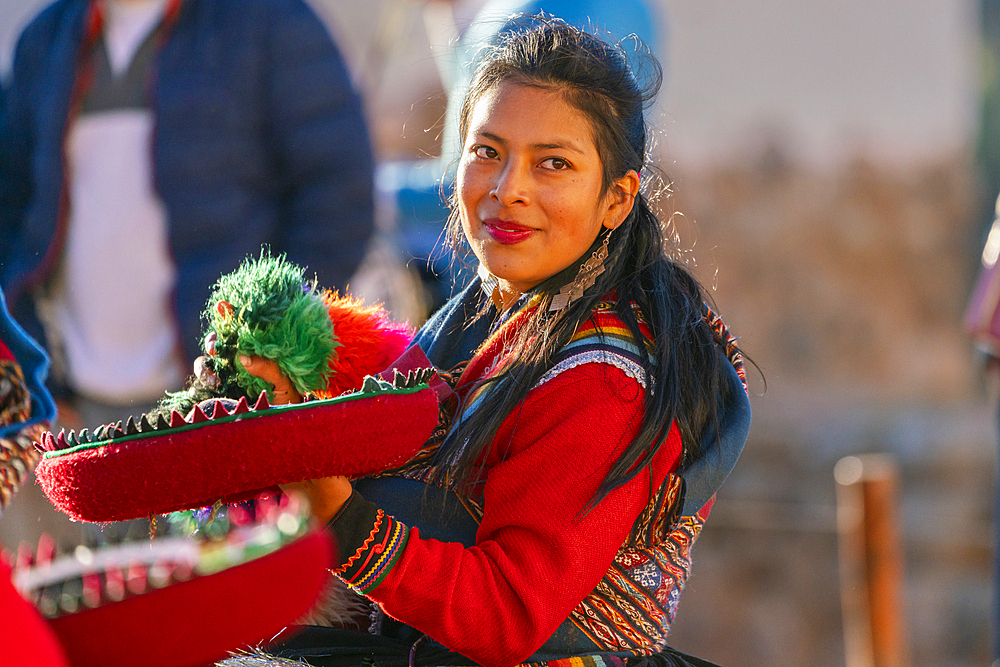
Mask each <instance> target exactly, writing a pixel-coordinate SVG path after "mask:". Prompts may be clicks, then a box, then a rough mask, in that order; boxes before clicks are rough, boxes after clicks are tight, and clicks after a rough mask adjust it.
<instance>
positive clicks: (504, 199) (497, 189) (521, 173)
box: [490, 160, 531, 206]
mask: <svg viewBox="0 0 1000 667" xmlns="http://www.w3.org/2000/svg"><path fill="white" fill-rule="evenodd" d="M530 183H531V178H530V176H529V174H528V173H527V171H526V169H525V168H524V167H523V166H520V165H518V164H517V163H516V162H515V161H513V160H512V161H510V162H508V163H507V164H506V165H504V167H503V169H502V170H501V171H500V172H499V173H498V174H497V180H496V183H495V184H494V185H493V189H492V190H490V197H491V198H492V199H494V200H495V201H497V202H498V203H499V204H500V205H501V206H515V205H517V204H521V205H527V204H529V203H531V196H530Z"/></svg>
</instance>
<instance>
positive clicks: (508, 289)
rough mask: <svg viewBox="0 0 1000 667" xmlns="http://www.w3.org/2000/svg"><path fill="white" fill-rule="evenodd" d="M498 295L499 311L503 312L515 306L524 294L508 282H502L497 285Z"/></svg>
mask: <svg viewBox="0 0 1000 667" xmlns="http://www.w3.org/2000/svg"><path fill="white" fill-rule="evenodd" d="M496 293H497V295H498V296H499V301H500V303H499V309H500V310H501V311H504V310H507V309H508V308H510V307H511V306H513V305H514V304H515V303H516V302H517V300H518V299H520V298H521V295H522V294H523V292H521V290H519V289H517V288H515V287H512V286H511V284H510V283H508V282H507V281H506V280H501V281H500V284H499V285H497V289H496Z"/></svg>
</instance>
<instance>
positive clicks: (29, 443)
mask: <svg viewBox="0 0 1000 667" xmlns="http://www.w3.org/2000/svg"><path fill="white" fill-rule="evenodd" d="M48 429H49V423H48V422H38V423H36V424H32V425H31V426H26V427H25V428H23V429H21V430H20V431H18V432H17V433H15V434H14V435H11V436H9V437H7V438H0V510H2V509H3V508H4V507H5V506H6V505H7V503H9V502H10V500H11V498H13V497H14V493H15V492H17V489H18V487H20V486H21V484H23V483H24V479H25V478H26V477H27V476H28V473H29V472H31V471H32V470H33V469H34V468H35V464H36V463H38V459H39V458H40V457H41V454H40V453H39V451H38V450H37V449H35V447H34V443H35V442H37V441H38V440H41V438H42V434H43V433H45V431H47V430H48Z"/></svg>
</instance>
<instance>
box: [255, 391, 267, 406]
mask: <svg viewBox="0 0 1000 667" xmlns="http://www.w3.org/2000/svg"><path fill="white" fill-rule="evenodd" d="M270 407H271V404H270V403H268V402H267V392H266V391H262V392H260V396H258V397H257V403H256V404H255V405H254V406H253V409H254V410H267V409H268V408H270Z"/></svg>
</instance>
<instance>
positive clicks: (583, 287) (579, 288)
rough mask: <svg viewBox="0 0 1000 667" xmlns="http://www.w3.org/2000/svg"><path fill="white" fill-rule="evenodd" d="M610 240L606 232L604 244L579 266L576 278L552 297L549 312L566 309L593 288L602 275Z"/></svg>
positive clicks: (609, 233)
mask: <svg viewBox="0 0 1000 667" xmlns="http://www.w3.org/2000/svg"><path fill="white" fill-rule="evenodd" d="M610 238H611V232H608V235H607V236H605V237H604V243H602V244H601V247H600V248H598V249H597V250H595V251H594V252H593V253H592V254H591V255H590V258H589V259H587V261H586V262H584V263H583V264H581V265H580V270H579V271H577V272H576V278H574V279H573V282H571V283H569V284H566V285H563V286H562V289H560V290H559V293H558V294H556V295H555V296H554V297H552V303H551V304H550V305H549V312H553V311H558V310H562V309H563V308H566V307H567V306H568V305H569V304H571V303H573V302H574V301H576V300H577V299H579V298H580V297H581V296H583V293H584V292H586V291H587V290H588V289H590V288H591V287H593V285H594V281H595V280H597V276H599V275H601V274H602V273H604V260H605V259H607V257H608V239H610Z"/></svg>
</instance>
